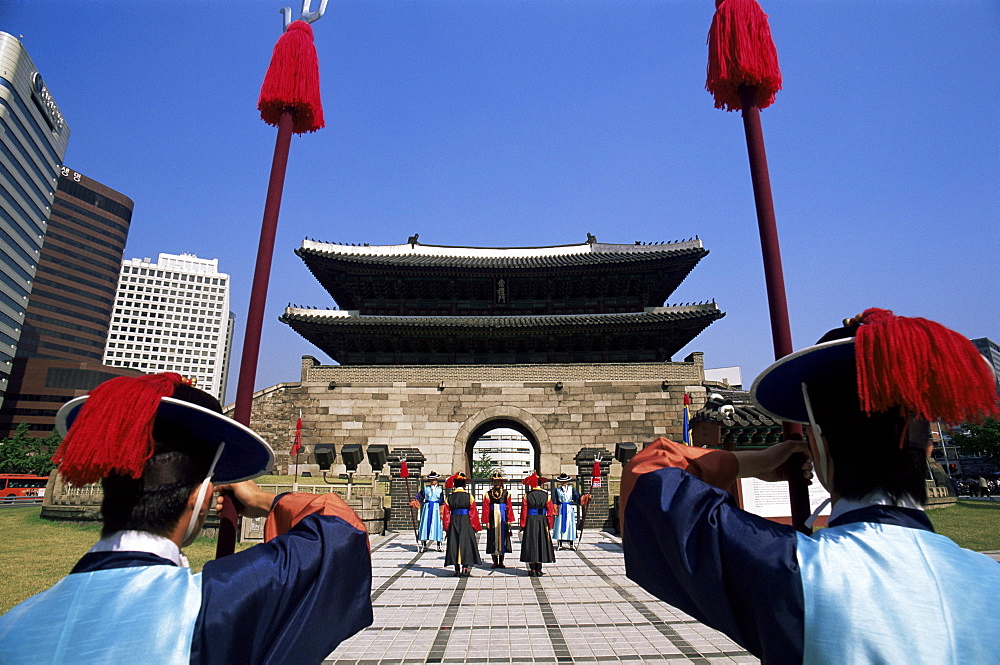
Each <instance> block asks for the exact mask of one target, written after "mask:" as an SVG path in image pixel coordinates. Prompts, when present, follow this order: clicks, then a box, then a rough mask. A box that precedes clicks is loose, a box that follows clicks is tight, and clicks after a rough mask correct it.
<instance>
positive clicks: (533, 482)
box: [521, 471, 538, 489]
mask: <svg viewBox="0 0 1000 665" xmlns="http://www.w3.org/2000/svg"><path fill="white" fill-rule="evenodd" d="M521 484H522V485H527V486H528V487H530V488H532V489H534V488H536V487H538V473H537V472H534V471H533V472H532V473H531V475H530V476H528V477H527V478H525V479H524V480H522V481H521Z"/></svg>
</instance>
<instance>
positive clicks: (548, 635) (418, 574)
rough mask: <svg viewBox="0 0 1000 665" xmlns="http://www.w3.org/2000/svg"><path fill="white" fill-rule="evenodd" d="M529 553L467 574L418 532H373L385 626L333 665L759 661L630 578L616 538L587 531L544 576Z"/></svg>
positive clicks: (377, 605)
mask: <svg viewBox="0 0 1000 665" xmlns="http://www.w3.org/2000/svg"><path fill="white" fill-rule="evenodd" d="M484 538H485V536H483V535H482V534H480V545H481V546H482V542H483V541H484ZM518 547H519V542H518V535H517V534H515V536H514V552H513V554H509V555H508V556H507V559H506V563H508V564H510V565H509V567H508V568H506V569H503V570H491V569H490V567H489V562H488V561H489V558H488V557H485V556H484V559H486V561H487V562H486V564H485V566H484V567H483V566H480V567H476V568H474V569H473V573H472V575H473V576H472V577H469V578H458V577H454V571H452V570H445V569H444V567H443V566H444V554H443V553H440V552H435V551H430V552H425V553H423V554H418V553H417V550H416V546H415V543H414V537H413V534H412V533H406V532H402V533H396V534H389V535H388V536H385V537H378V536H376V537H373V540H372V567H373V570H372V572H373V579H372V604H373V605H374V609H375V622H374V624H373V625H372V626H371V627H370V628H368V629H367V630H364V631H362V632H361V633H359V634H358V635H355V636H354V637H353V638H351V639H349V640H347V641H346V642H344V643H343V644H341V645H340V647H338V648H337V650H336V651H334V652H333V653H332V654H330V657H329V658H328V659H327V660H326V661H324V663H326V664H327V665H332V664H336V665H348V664H356V665H369V664H371V665H375V664H376V663H507V662H516V663H581V662H582V663H595V662H596V663H607V662H619V661H628V662H633V663H637V662H654V661H669V662H674V663H688V662H690V663H704V664H708V663H713V664H714V663H720V664H721V663H757V662H758V660H757V659H756V658H754V657H753V656H751V655H750V654H748V653H747V652H746V651H744V650H743V649H742V648H740V647H739V646H738V645H737V644H735V643H734V642H733V641H732V640H730V639H729V638H727V637H726V636H725V635H722V634H721V633H719V632H717V631H715V630H712V629H710V628H708V627H706V626H704V625H702V624H700V623H698V622H697V621H695V620H694V619H692V618H691V617H689V616H687V615H686V614H684V613H683V612H680V611H679V610H676V609H674V608H672V607H670V606H669V605H666V604H665V603H662V602H659V601H657V600H656V599H654V598H653V597H652V596H650V595H649V594H647V593H646V592H644V591H643V590H642V589H640V588H639V587H637V586H636V585H635V584H633V583H632V582H630V581H629V580H628V579H626V578H625V566H624V561H623V558H622V549H621V541H620V540H619V539H618V538H615V537H614V536H611V535H610V534H607V533H602V532H589V533H585V534H584V539H583V545H582V547H581V548H580V551H579V552H571V551H557V552H556V557H557V562H556V563H555V564H551V565H546V566H545V573H546V574H545V576H544V577H542V578H534V577H528V576H527V570H526V569H525V567H524V564H522V563H520V562H519V561H518ZM481 549H482V547H481Z"/></svg>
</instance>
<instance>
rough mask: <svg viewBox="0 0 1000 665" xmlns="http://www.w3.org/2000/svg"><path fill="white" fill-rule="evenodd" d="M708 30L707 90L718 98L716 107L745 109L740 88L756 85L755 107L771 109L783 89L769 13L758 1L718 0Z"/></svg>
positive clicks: (728, 109) (735, 109)
mask: <svg viewBox="0 0 1000 665" xmlns="http://www.w3.org/2000/svg"><path fill="white" fill-rule="evenodd" d="M715 7H716V8H715V16H714V17H713V18H712V27H711V28H710V29H709V31H708V80H707V81H706V83H705V89H706V90H708V91H709V92H710V93H712V96H714V97H715V108H717V109H725V110H727V111H739V110H740V109H742V108H743V105H742V103H741V102H740V96H739V92H738V89H739V87H740V86H748V87H751V86H752V87H755V88H756V89H757V97H756V102H755V106H756V107H757V108H761V109H764V108H767V107H768V106H770V105H771V104H772V103H774V95H775V93H776V92H778V91H779V90H781V69H780V68H779V67H778V52H777V50H776V49H775V48H774V40H773V39H771V28H770V27H769V26H768V24H767V14H765V13H764V10H763V9H761V8H760V5H758V4H757V0H716V3H715Z"/></svg>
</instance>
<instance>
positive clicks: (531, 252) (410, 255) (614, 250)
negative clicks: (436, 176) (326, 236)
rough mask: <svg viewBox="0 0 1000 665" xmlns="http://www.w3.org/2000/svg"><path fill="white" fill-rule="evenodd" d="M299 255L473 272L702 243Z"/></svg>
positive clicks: (579, 262) (389, 248)
mask: <svg viewBox="0 0 1000 665" xmlns="http://www.w3.org/2000/svg"><path fill="white" fill-rule="evenodd" d="M296 253H297V254H298V255H299V256H300V257H302V259H303V260H304V261H305V262H306V263H307V264H309V265H310V267H312V265H314V263H315V262H316V261H317V260H320V261H321V260H323V259H326V260H330V261H335V262H339V263H354V264H359V265H365V266H372V267H374V266H385V267H410V266H412V267H427V268H453V269H469V270H496V269H500V270H511V269H533V268H568V267H574V266H594V265H615V264H628V263H640V262H650V261H657V260H663V259H669V258H681V257H687V256H698V257H699V258H700V257H701V256H702V255H704V254H706V253H707V251H706V250H705V249H704V247H702V243H701V240H698V239H693V240H686V241H681V242H673V243H664V244H653V245H622V244H609V243H598V242H594V243H582V244H579V245H558V246H553V247H447V246H442V245H421V244H419V243H414V244H409V243H407V244H403V245H377V246H368V245H361V246H358V245H342V244H336V243H325V242H318V241H314V240H303V241H302V247H301V248H299V249H298V250H296Z"/></svg>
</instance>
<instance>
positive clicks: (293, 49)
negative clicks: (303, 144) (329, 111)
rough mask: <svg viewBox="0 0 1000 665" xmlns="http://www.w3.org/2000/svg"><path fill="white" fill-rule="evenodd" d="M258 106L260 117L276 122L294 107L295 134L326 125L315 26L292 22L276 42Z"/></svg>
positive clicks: (293, 127)
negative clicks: (320, 86) (320, 91)
mask: <svg viewBox="0 0 1000 665" xmlns="http://www.w3.org/2000/svg"><path fill="white" fill-rule="evenodd" d="M257 108H258V109H259V110H260V117H261V119H262V120H263V121H264V122H266V123H267V124H269V125H274V126H277V125H278V120H279V118H281V114H282V112H283V111H284V110H285V109H289V108H290V109H292V111H293V112H294V115H295V122H294V124H293V125H292V132H294V133H296V134H303V133H305V132H315V131H316V130H317V129H321V128H323V127H325V126H326V125H325V123H324V122H323V104H322V103H321V102H320V95H319V58H317V57H316V45H315V44H314V43H313V31H312V28H311V27H310V26H309V24H308V23H306V22H305V21H295V22H293V23H292V24H291V25H289V26H288V29H287V30H285V34H283V35H281V37H280V38H279V39H278V43H277V44H275V45H274V53H272V54H271V65H270V66H269V67H268V68H267V74H265V75H264V84H263V85H262V86H261V88H260V98H259V99H258V100H257Z"/></svg>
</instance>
